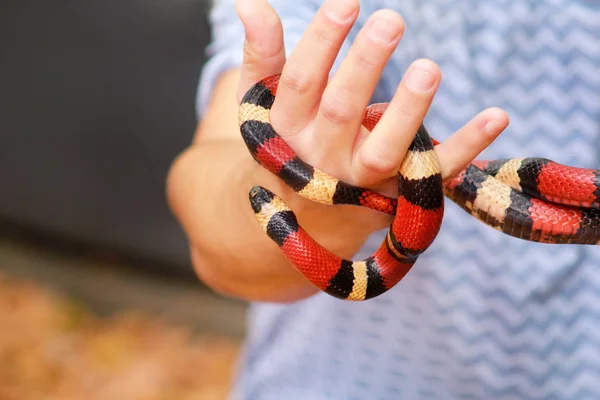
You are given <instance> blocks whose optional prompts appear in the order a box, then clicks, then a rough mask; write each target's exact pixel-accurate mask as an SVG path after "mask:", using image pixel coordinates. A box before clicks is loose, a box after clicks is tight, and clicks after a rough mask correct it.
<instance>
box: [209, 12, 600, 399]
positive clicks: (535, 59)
mask: <svg viewBox="0 0 600 400" xmlns="http://www.w3.org/2000/svg"><path fill="white" fill-rule="evenodd" d="M271 4H272V5H273V6H274V7H275V9H276V10H277V12H278V13H279V15H280V16H281V18H282V21H283V25H284V29H285V41H286V46H287V51H288V53H289V52H290V51H291V49H293V48H294V47H295V45H296V43H297V42H298V40H299V39H300V37H301V35H302V34H303V32H304V30H305V29H306V27H307V25H308V24H309V22H310V20H311V19H312V17H313V16H314V14H315V12H316V10H317V9H318V7H319V6H320V5H321V4H322V1H317V0H303V1H291V0H271ZM381 8H391V9H394V10H397V11H398V12H400V13H401V15H402V16H403V17H404V19H405V21H406V33H405V35H404V38H403V40H402V42H401V44H400V46H399V47H398V49H397V50H396V51H395V53H394V55H393V57H392V59H391V60H390V62H389V63H388V65H387V67H386V69H385V72H384V74H383V76H382V78H381V81H380V84H379V86H378V88H377V90H376V92H375V94H374V96H373V101H389V100H390V99H391V98H392V95H393V93H394V90H395V88H396V86H397V84H398V82H399V81H400V79H401V77H402V75H403V73H404V72H405V70H406V68H407V66H408V65H409V64H410V63H411V62H412V61H414V60H415V59H417V58H421V57H426V58H430V59H432V60H434V61H435V62H436V63H438V64H439V66H440V67H441V70H442V74H443V79H442V83H441V86H440V89H439V91H438V94H437V95H436V97H435V100H434V102H433V104H432V106H431V109H430V111H429V113H428V115H427V118H426V120H425V123H426V126H427V128H428V130H429V132H430V133H431V135H432V136H433V137H435V138H437V139H441V140H443V139H445V138H447V137H448V136H449V135H451V134H452V133H453V132H455V131H456V130H457V129H459V128H460V127H461V126H462V125H463V124H465V123H466V122H467V121H468V120H469V119H471V118H472V117H473V116H474V115H475V114H476V113H477V112H479V111H480V110H482V109H484V108H486V107H490V106H499V107H502V108H503V109H505V110H506V111H507V112H508V113H509V116H510V119H511V124H510V126H509V128H508V129H507V130H506V131H505V132H504V133H503V134H502V135H501V136H500V138H499V139H498V140H497V141H496V142H495V143H494V144H493V145H492V146H491V147H490V148H489V149H487V150H486V151H485V152H484V153H483V154H482V158H510V157H522V156H540V157H546V158H550V159H553V160H555V161H557V162H560V163H563V164H568V165H574V166H580V167H586V168H600V157H599V152H600V2H598V1H584V0H514V1H513V0H486V1H475V0H435V1H432V0H431V1H430V0H372V1H367V0H362V1H361V12H360V15H359V19H358V22H357V23H356V25H355V27H354V29H353V31H352V33H351V34H350V36H349V38H348V40H347V41H346V44H345V45H344V47H343V49H342V52H341V54H340V57H338V60H337V63H336V67H337V66H338V65H339V62H340V61H341V59H343V57H344V55H345V54H346V53H347V51H348V49H349V46H350V44H351V43H352V41H353V40H354V38H355V37H356V34H357V32H358V29H360V27H361V26H362V25H363V24H364V22H365V21H366V19H367V18H368V16H369V15H371V14H372V13H373V12H374V11H376V10H377V9H381ZM210 18H211V20H210V21H211V24H212V32H213V41H212V43H211V44H210V46H209V49H208V51H209V54H210V60H209V61H208V63H207V64H206V65H205V67H204V69H203V71H202V74H201V77H200V84H199V89H198V101H197V109H198V114H199V116H200V117H201V116H202V113H203V112H204V110H205V108H206V104H207V101H208V99H209V97H210V93H211V90H212V88H213V85H214V83H215V80H216V79H217V77H218V76H219V74H221V73H222V72H224V71H226V70H227V69H229V68H232V67H237V66H239V65H240V63H241V60H242V45H243V40H244V34H243V28H242V26H241V24H240V22H239V20H238V18H237V15H236V13H235V10H234V0H221V1H218V2H217V3H216V4H215V5H214V8H213V11H212V13H211V17H210ZM384 235H385V231H382V232H378V233H376V234H374V235H373V236H372V237H371V238H370V239H369V240H368V242H367V243H366V245H365V247H364V248H363V249H362V250H361V251H360V253H359V254H357V255H356V257H355V259H362V258H365V257H366V256H368V255H369V254H371V253H372V252H374V251H375V249H376V248H377V247H378V245H379V244H380V243H381V241H382V240H383V238H384ZM231 399H232V400H246V399H248V400H249V399H261V400H270V399H277V400H280V399H287V400H295V399H299V400H300V399H311V400H321V399H336V400H337V399H347V400H353V399H374V400H379V399H381V400H383V399H410V400H418V399H445V400H454V399H456V400H458V399H502V400H504V399H574V400H584V399H600V249H598V248H596V247H593V246H589V247H586V246H552V245H546V244H536V243H529V242H526V241H521V240H518V239H514V238H511V237H509V236H506V235H503V234H501V233H500V232H497V231H495V230H493V229H491V228H489V227H487V226H485V225H484V224H482V223H481V222H479V221H477V220H475V219H474V218H473V217H471V216H469V215H468V214H467V213H465V212H464V211H462V210H461V209H459V208H458V207H457V206H456V205H454V204H453V203H452V202H450V201H446V214H445V218H444V222H443V225H442V229H441V232H440V234H439V236H438V237H437V239H436V241H435V243H434V244H433V246H432V247H431V248H430V249H429V250H428V251H427V252H426V253H425V254H424V255H422V256H421V258H420V259H419V261H418V263H417V264H416V265H415V267H414V268H413V269H412V270H411V272H410V273H409V274H408V275H407V276H406V277H405V278H404V279H403V280H402V281H401V282H400V283H399V284H398V285H397V286H396V287H395V288H394V289H393V290H391V291H389V292H388V293H386V294H384V295H382V296H380V297H378V298H375V299H373V300H370V301H367V302H362V303H353V302H343V301H340V300H337V299H335V298H332V297H330V296H328V295H326V294H317V295H315V296H313V297H311V298H309V299H306V300H303V301H299V302H295V303H293V304H285V305H282V304H267V303H254V304H252V305H251V308H250V312H249V315H248V336H247V339H246V343H245V347H244V351H243V355H242V358H241V360H240V363H239V367H238V370H237V375H236V378H235V382H234V388H233V390H232V393H231Z"/></svg>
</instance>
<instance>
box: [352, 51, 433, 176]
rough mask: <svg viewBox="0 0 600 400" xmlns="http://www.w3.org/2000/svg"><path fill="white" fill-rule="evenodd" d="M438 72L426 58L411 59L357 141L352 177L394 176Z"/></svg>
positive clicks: (419, 119) (421, 116)
mask: <svg viewBox="0 0 600 400" xmlns="http://www.w3.org/2000/svg"><path fill="white" fill-rule="evenodd" d="M440 79H441V73H440V70H439V68H438V66H437V65H436V64H434V63H433V62H432V61H429V60H417V61H415V62H414V63H413V64H412V65H411V66H410V67H409V69H408V71H407V72H406V74H405V76H404V77H403V79H402V81H401V82H400V85H399V87H398V90H397V91H396V93H395V95H394V97H393V99H392V101H391V102H390V104H389V105H388V107H387V109H386V110H385V112H384V113H383V116H382V117H381V119H380V121H379V123H378V124H377V126H375V128H374V129H373V131H372V132H371V134H370V135H368V136H367V137H366V138H365V139H364V140H362V141H361V142H360V143H358V144H357V149H356V154H355V158H354V163H353V172H354V176H355V178H356V179H357V180H358V181H360V182H361V183H362V184H366V185H368V184H374V183H377V182H380V181H382V180H384V179H386V178H389V177H392V176H394V175H395V174H396V173H397V172H398V167H399V166H400V164H401V163H402V160H403V158H404V155H405V154H406V151H407V149H408V147H409V145H410V143H411V141H412V140H413V138H414V136H415V134H416V132H417V130H418V129H419V126H420V125H421V124H422V122H423V119H424V118H425V115H426V114H427V111H428V109H429V106H430V105H431V101H432V100H433V96H434V94H435V92H436V90H437V88H438V86H439V83H440Z"/></svg>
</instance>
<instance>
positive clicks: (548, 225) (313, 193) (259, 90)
mask: <svg viewBox="0 0 600 400" xmlns="http://www.w3.org/2000/svg"><path fill="white" fill-rule="evenodd" d="M278 82H279V75H273V76H269V77H267V78H264V79H262V80H261V81H259V82H257V83H256V84H255V85H253V86H252V87H251V88H250V89H249V90H248V91H247V92H246V94H245V96H244V97H243V99H242V101H241V104H240V108H239V114H238V122H239V126H240V131H241V134H242V137H243V140H244V142H245V143H246V146H247V147H248V150H249V151H250V153H251V154H252V156H253V157H254V159H255V160H256V161H257V162H258V163H259V164H260V165H261V166H263V167H264V168H266V169H267V170H269V171H270V172H271V173H273V174H275V175H277V176H278V177H279V178H281V179H282V180H283V181H284V182H285V183H286V184H287V185H288V186H290V187H291V188H292V189H293V190H294V191H295V192H296V193H298V194H299V195H300V196H303V197H305V198H307V199H309V200H312V201H316V202H320V203H324V204H331V205H335V204H351V205H357V206H362V207H368V208H370V209H373V210H376V211H379V212H383V213H387V214H390V215H393V216H394V219H393V222H392V224H391V226H390V228H389V230H388V233H387V236H386V239H385V240H384V241H383V243H382V244H381V246H380V247H379V249H378V250H377V251H376V252H375V253H374V254H373V255H371V256H370V257H368V258H367V259H365V260H362V261H351V260H346V259H343V258H341V257H338V256H337V255H335V254H333V253H331V252H330V251H328V250H327V249H325V248H324V247H323V246H321V245H320V244H318V243H317V242H316V241H315V240H313V239H312V238H311V237H310V236H309V235H308V234H307V233H306V231H304V230H303V229H302V227H301V226H300V225H299V224H298V221H297V219H296V216H295V215H294V212H293V211H292V210H291V209H290V208H289V207H288V206H287V205H286V204H285V203H284V202H283V201H282V200H281V199H280V198H279V197H277V196H276V195H275V194H273V193H272V192H270V191H269V190H267V189H265V188H262V187H260V186H255V187H253V188H252V189H251V191H250V203H251V205H252V208H253V210H254V213H255V216H256V218H257V220H258V222H259V223H260V225H261V227H262V228H263V230H264V231H265V232H266V234H267V235H268V236H269V237H270V238H271V239H272V240H273V241H274V242H275V243H277V244H278V245H279V247H280V248H281V250H282V251H283V253H284V254H285V256H286V257H287V259H288V260H289V261H290V263H291V264H292V265H294V266H295V267H296V268H297V269H298V270H299V271H300V273H302V275H304V277H306V278H307V279H308V280H309V281H310V282H312V283H313V284H314V285H315V286H316V287H318V288H319V289H321V290H322V291H324V292H326V293H328V294H330V295H332V296H334V297H337V298H340V299H344V300H355V301H360V300H367V299H370V298H373V297H375V296H378V295H380V294H382V293H384V292H386V291H388V290H389V289H391V288H392V287H394V286H395V285H396V284H397V283H398V282H399V281H400V280H401V279H402V278H403V277H404V276H405V275H406V274H407V273H408V271H409V270H410V269H411V267H412V266H413V265H414V264H415V262H416V261H417V258H418V257H419V255H420V254H422V253H423V252H424V251H425V250H427V248H428V247H429V246H430V245H431V243H432V242H433V241H434V239H435V237H436V236H437V234H438V232H439V229H440V226H441V223H442V218H443V214H444V196H446V197H448V198H449V199H451V200H452V201H454V202H455V203H456V204H458V205H459V206H460V207H461V208H462V209H464V210H465V211H467V212H468V213H469V214H471V215H472V216H474V217H475V218H477V219H478V220H480V221H482V222H484V223H485V224H487V225H489V226H491V227H492V228H495V229H497V230H499V231H501V232H503V233H505V234H507V235H510V236H513V237H516V238H520V239H524V240H529V241H533V242H539V243H554V244H565V243H571V244H592V245H596V244H600V243H599V242H600V209H599V205H600V171H598V170H592V169H583V168H576V167H570V166H565V165H562V164H559V163H556V162H553V161H551V160H547V159H543V158H513V159H503V160H494V161H479V160H476V161H474V162H473V163H471V164H470V165H469V166H468V167H467V168H465V169H464V170H463V171H462V172H460V174H459V175H458V176H457V177H455V178H454V179H452V180H451V181H449V182H447V183H443V182H442V175H441V170H440V166H439V161H438V158H437V156H436V154H435V150H434V146H435V145H436V144H437V142H436V141H435V140H433V139H432V138H431V137H430V136H429V134H428V132H427V130H426V129H425V127H424V126H423V125H421V127H420V129H419V130H418V132H417V133H416V135H415V137H414V139H413V141H412V143H411V145H410V147H409V149H408V152H407V154H406V156H405V158H404V161H403V162H402V164H401V166H400V169H399V172H398V197H397V198H395V199H394V198H389V197H386V196H383V195H381V194H378V193H376V192H373V191H370V190H367V189H363V188H360V187H355V186H352V185H350V184H347V183H345V182H342V181H340V180H338V179H336V178H334V177H332V176H330V175H328V174H326V173H324V172H323V171H321V170H319V169H317V168H314V167H313V166H311V165H309V164H307V163H306V162H304V161H303V160H301V159H300V158H299V157H298V156H297V155H296V153H295V152H294V151H293V150H292V149H291V148H290V147H289V146H288V145H287V144H286V142H285V141H284V140H283V139H282V138H281V137H280V136H279V135H278V134H277V133H276V132H275V130H274V129H273V127H272V126H271V123H270V114H269V113H270V109H271V106H272V105H273V102H274V100H275V96H276V93H277V85H278ZM385 107H386V103H378V104H373V105H371V106H369V107H368V108H367V110H366V111H365V115H364V118H363V125H364V126H365V127H366V128H367V129H369V130H371V129H373V127H374V126H375V125H376V124H377V121H378V120H379V118H380V117H381V115H382V113H383V111H384V110H385Z"/></svg>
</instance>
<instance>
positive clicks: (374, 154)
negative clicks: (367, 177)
mask: <svg viewBox="0 0 600 400" xmlns="http://www.w3.org/2000/svg"><path fill="white" fill-rule="evenodd" d="M360 154H361V159H360V161H361V165H362V166H363V168H365V169H366V170H367V171H369V172H371V173H375V174H377V175H386V176H390V175H393V174H395V173H396V172H397V170H398V163H397V162H396V160H395V159H394V157H393V156H392V155H391V154H389V153H388V152H386V151H384V150H382V149H381V148H379V147H375V148H371V149H369V151H367V152H363V153H360Z"/></svg>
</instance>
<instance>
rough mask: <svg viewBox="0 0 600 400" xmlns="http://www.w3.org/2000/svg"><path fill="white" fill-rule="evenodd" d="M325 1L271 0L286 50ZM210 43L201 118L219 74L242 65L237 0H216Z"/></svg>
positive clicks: (201, 85)
mask: <svg viewBox="0 0 600 400" xmlns="http://www.w3.org/2000/svg"><path fill="white" fill-rule="evenodd" d="M323 2H324V0H312V1H309V0H303V1H296V0H269V3H270V4H271V5H272V6H273V8H274V9H275V11H276V12H277V14H278V15H279V17H280V18H281V21H282V22H283V27H284V42H285V48H286V52H287V53H288V54H289V52H290V51H291V50H292V49H293V48H294V47H296V44H297V43H298V41H299V40H300V37H301V36H302V34H303V33H304V31H305V30H306V28H307V26H308V24H309V23H310V21H311V20H312V19H313V17H314V15H315V14H316V12H317V10H318V9H319V7H320V6H321V4H322V3H323ZM208 19H209V23H210V25H211V34H212V37H211V42H210V43H209V45H208V47H207V49H206V51H207V56H208V61H207V62H206V63H205V65H204V66H203V68H202V73H201V75H200V82H199V85H198V92H197V97H196V112H197V115H198V117H199V118H202V116H203V114H204V112H205V110H206V108H207V105H208V102H209V100H210V96H211V94H212V90H213V88H214V85H215V83H216V81H217V79H218V77H219V76H220V75H221V74H222V73H224V72H226V71H227V70H229V69H232V68H236V67H239V66H240V65H241V64H242V57H243V52H242V51H243V45H244V27H243V25H242V23H241V21H240V20H239V18H238V15H237V13H236V11H235V0H217V1H215V4H214V6H213V8H212V10H211V11H210V13H209V16H208Z"/></svg>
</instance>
